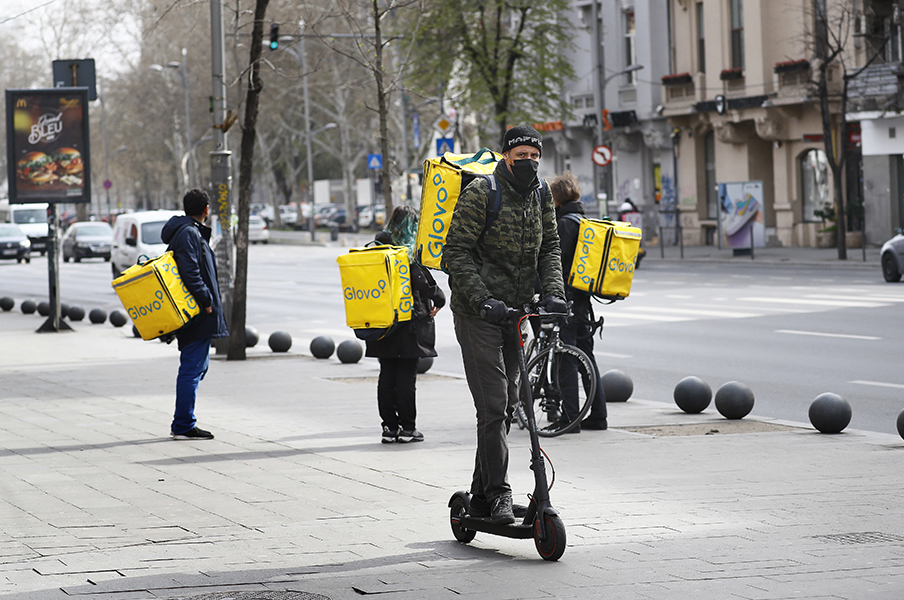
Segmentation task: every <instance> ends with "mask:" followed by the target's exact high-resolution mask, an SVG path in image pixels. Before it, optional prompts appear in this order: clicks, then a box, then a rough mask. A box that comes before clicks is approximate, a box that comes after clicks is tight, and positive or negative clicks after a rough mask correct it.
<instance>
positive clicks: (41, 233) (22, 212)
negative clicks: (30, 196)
mask: <svg viewBox="0 0 904 600" xmlns="http://www.w3.org/2000/svg"><path fill="white" fill-rule="evenodd" d="M48 208H49V207H48V205H47V204H10V203H9V201H8V200H0V222H2V221H6V222H8V223H15V224H16V225H18V226H19V229H21V230H22V233H24V234H25V235H27V236H28V239H29V241H31V249H32V250H37V251H38V252H40V253H41V255H42V256H43V255H44V254H47V242H48V236H49V233H48V229H47V209H48Z"/></svg>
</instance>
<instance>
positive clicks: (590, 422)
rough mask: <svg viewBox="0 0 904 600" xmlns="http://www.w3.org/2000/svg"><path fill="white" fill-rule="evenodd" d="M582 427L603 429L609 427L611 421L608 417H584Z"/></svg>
mask: <svg viewBox="0 0 904 600" xmlns="http://www.w3.org/2000/svg"><path fill="white" fill-rule="evenodd" d="M581 428H582V429H594V430H596V431H602V430H604V429H609V423H608V422H607V421H606V419H584V420H583V421H581Z"/></svg>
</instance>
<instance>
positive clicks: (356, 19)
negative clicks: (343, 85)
mask: <svg viewBox="0 0 904 600" xmlns="http://www.w3.org/2000/svg"><path fill="white" fill-rule="evenodd" d="M336 7H337V11H338V12H337V13H336V14H334V15H330V16H332V17H333V19H329V20H320V21H317V22H315V25H313V26H312V29H313V30H314V31H315V32H317V33H318V34H319V35H320V37H321V39H322V40H323V41H324V43H326V44H328V45H329V46H330V47H331V48H332V49H333V50H335V51H336V52H337V53H339V54H341V55H343V56H345V57H347V58H349V59H351V60H353V61H355V62H356V63H358V64H359V65H361V66H362V67H364V68H365V69H367V70H368V71H369V72H370V73H371V75H372V76H373V79H374V83H375V84H376V106H375V107H374V106H372V105H368V107H369V108H370V109H371V110H373V111H375V112H376V113H377V117H378V120H379V124H378V131H379V133H378V136H377V137H378V139H379V145H380V152H381V154H382V156H383V165H382V169H381V175H382V180H383V203H384V206H385V207H386V214H387V215H388V214H389V213H390V212H391V211H392V198H393V193H392V178H393V165H392V160H393V152H392V150H393V148H392V139H391V138H390V135H389V119H390V117H389V96H390V94H391V93H392V92H393V91H395V90H397V89H398V82H399V77H400V74H401V72H402V70H403V66H404V65H401V66H399V68H397V69H396V70H395V71H394V72H392V73H391V72H390V71H389V69H388V68H387V62H388V61H387V57H386V50H387V47H388V45H389V43H390V41H392V39H393V36H391V35H389V36H387V35H386V32H385V31H384V21H386V22H388V20H386V19H385V18H386V17H387V16H389V15H391V14H396V13H398V12H401V11H405V10H409V9H414V10H417V9H419V7H420V3H419V0H401V1H394V2H390V3H388V4H386V5H385V6H384V5H381V2H380V0H344V1H343V2H337V3H336ZM336 17H338V18H339V19H341V20H342V21H343V22H344V23H345V24H346V26H347V27H348V29H349V31H350V33H351V34H352V36H353V38H354V45H353V48H354V49H353V50H352V51H350V50H349V49H348V48H347V47H346V46H344V45H343V44H340V43H337V42H336V40H334V39H333V38H332V36H330V35H327V33H328V32H325V31H323V24H324V23H332V22H334V20H335V18H336ZM407 21H408V22H410V19H408V20H407ZM396 39H399V40H401V37H398V38H396ZM402 43H404V42H402ZM409 43H410V42H409ZM406 55H407V52H405V51H404V50H402V51H400V52H399V56H400V57H404V56H406ZM403 168H404V169H407V165H404V166H403Z"/></svg>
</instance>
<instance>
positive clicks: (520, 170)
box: [512, 158, 540, 189]
mask: <svg viewBox="0 0 904 600" xmlns="http://www.w3.org/2000/svg"><path fill="white" fill-rule="evenodd" d="M539 167H540V163H539V162H538V161H536V160H531V159H529V158H524V159H521V160H516V161H514V162H513V163H512V175H513V176H514V177H515V180H516V181H517V182H518V183H519V184H520V185H521V186H523V187H524V188H525V189H526V188H528V187H530V186H531V185H532V184H533V183H534V180H536V179H537V169H538V168H539Z"/></svg>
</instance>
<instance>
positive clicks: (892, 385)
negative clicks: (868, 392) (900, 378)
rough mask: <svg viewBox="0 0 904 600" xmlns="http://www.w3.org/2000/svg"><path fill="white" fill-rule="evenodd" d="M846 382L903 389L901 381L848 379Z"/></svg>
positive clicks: (903, 385)
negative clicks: (886, 381) (884, 381)
mask: <svg viewBox="0 0 904 600" xmlns="http://www.w3.org/2000/svg"><path fill="white" fill-rule="evenodd" d="M848 383H856V384H858V385H872V386H875V387H887V388H895V389H896V390H904V384H901V383H883V382H881V381H859V380H858V381H848Z"/></svg>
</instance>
